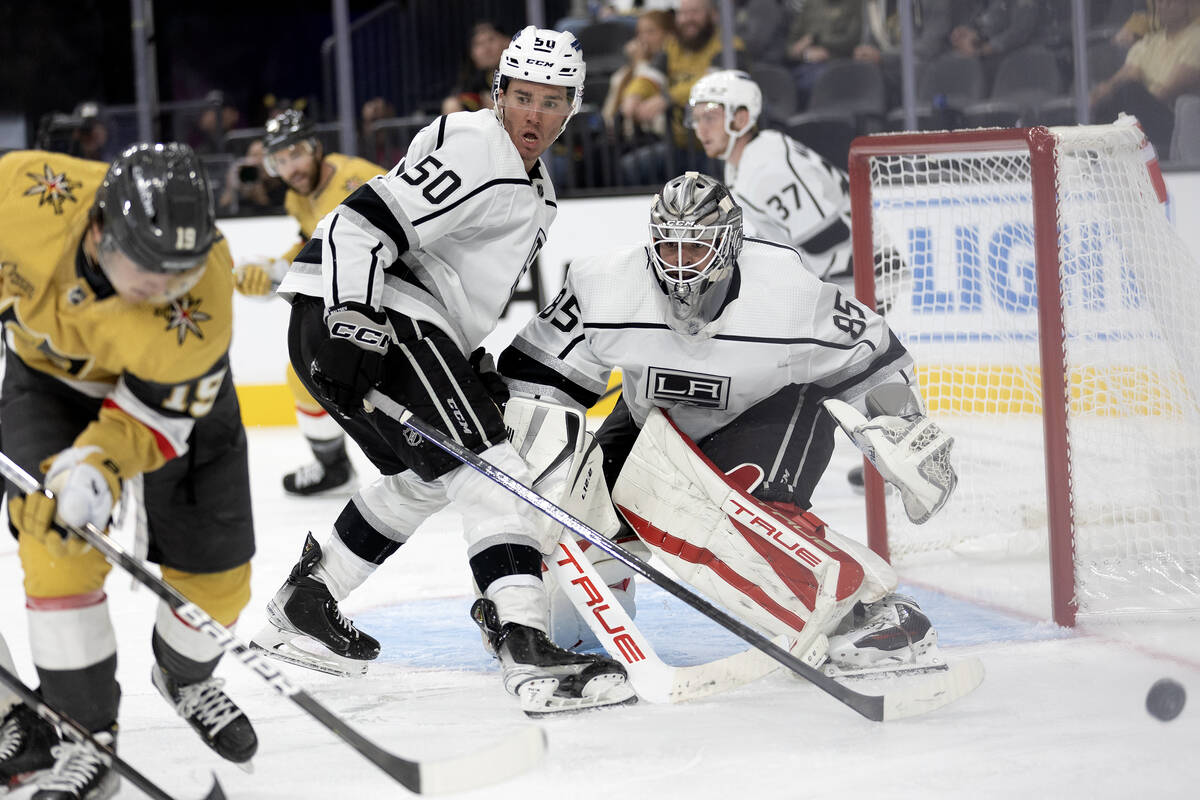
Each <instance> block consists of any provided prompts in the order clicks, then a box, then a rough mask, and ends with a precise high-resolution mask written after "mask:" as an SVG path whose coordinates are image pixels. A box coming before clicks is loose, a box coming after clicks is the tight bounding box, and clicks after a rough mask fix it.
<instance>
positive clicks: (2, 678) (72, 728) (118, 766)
mask: <svg viewBox="0 0 1200 800" xmlns="http://www.w3.org/2000/svg"><path fill="white" fill-rule="evenodd" d="M0 683H3V684H4V685H6V686H7V687H8V688H9V689H11V690H12V691H13V693H14V694H16V695H17V697H19V698H21V702H22V703H24V704H25V705H27V706H29V707H30V708H32V709H33V710H34V711H36V712H37V715H38V716H39V717H41V718H42V719H44V720H46V722H49V723H50V724H51V725H54V726H55V727H57V728H58V729H59V731H61V732H62V734H63V736H65V737H67V738H68V739H70V740H71V741H73V742H76V743H77V744H82V745H87V746H88V747H90V748H91V749H92V750H93V751H95V752H96V753H97V754H98V755H101V756H103V757H104V759H105V760H106V761H109V762H110V763H111V764H112V768H113V771H114V772H116V773H117V774H118V775H120V776H121V777H122V778H124V779H125V780H127V781H129V782H130V783H132V784H133V785H134V786H136V787H137V788H139V789H141V790H142V791H143V792H144V793H145V794H146V796H147V797H153V798H155V800H174V798H172V797H171V795H169V794H167V793H166V792H164V791H163V790H162V789H160V788H158V786H157V785H156V784H155V783H154V782H153V781H151V780H150V779H149V778H147V777H146V776H145V775H143V774H142V773H140V772H138V771H137V770H136V769H134V768H133V767H132V766H131V765H130V764H129V762H128V761H125V760H123V759H122V758H121V757H120V756H118V755H117V754H116V753H115V752H114V751H113V749H112V748H111V747H109V746H108V745H106V744H103V743H101V742H99V741H97V740H96V737H94V736H93V735H92V734H91V731H89V730H88V729H87V728H85V727H83V726H82V725H80V724H79V723H78V722H76V721H75V720H74V719H72V718H71V717H68V716H67V715H66V714H64V713H63V712H61V711H59V710H57V709H55V708H54V707H52V706H51V705H49V704H48V703H47V702H46V701H45V700H43V699H42V698H41V697H39V696H38V694H37V692H35V691H33V690H32V689H30V688H29V687H28V686H26V685H25V682H24V681H22V680H21V679H20V678H18V677H17V676H16V675H13V674H12V673H11V672H9V671H8V670H6V669H5V668H4V667H0ZM204 800H225V792H224V791H222V790H221V783H220V781H218V780H217V776H216V774H215V773H214V774H213V785H212V788H211V789H210V790H209V792H208V794H206V795H205V796H204Z"/></svg>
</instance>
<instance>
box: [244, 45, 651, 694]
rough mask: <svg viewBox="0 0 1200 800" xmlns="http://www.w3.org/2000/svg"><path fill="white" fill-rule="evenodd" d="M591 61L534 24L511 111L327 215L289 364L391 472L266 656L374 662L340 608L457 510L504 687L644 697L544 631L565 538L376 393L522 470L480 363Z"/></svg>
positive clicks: (307, 254)
mask: <svg viewBox="0 0 1200 800" xmlns="http://www.w3.org/2000/svg"><path fill="white" fill-rule="evenodd" d="M584 69H585V67H584V62H583V54H582V52H581V49H580V46H579V43H578V41H577V40H576V39H575V37H574V36H573V35H572V34H570V33H559V32H555V31H549V30H538V29H536V28H534V27H532V26H530V27H527V28H525V29H524V30H523V31H521V32H520V33H518V34H517V35H516V36H514V37H513V39H512V42H511V43H510V44H509V46H508V48H507V49H506V50H505V51H504V54H503V56H502V58H501V61H500V66H499V68H498V70H497V75H496V81H495V84H494V88H493V95H494V99H495V110H494V111H493V110H491V109H485V110H481V111H476V112H458V113H453V114H449V115H447V116H443V117H440V118H439V119H438V120H437V121H435V122H434V123H432V124H431V125H429V126H428V127H426V128H425V129H424V130H422V131H421V132H420V133H418V134H417V136H416V137H415V138H414V139H413V142H412V144H411V145H410V147H409V149H408V152H407V154H406V156H405V158H404V159H403V160H402V161H401V162H400V163H399V164H398V165H396V167H395V168H394V169H392V170H391V171H390V172H388V173H387V174H385V175H381V176H378V177H376V178H373V179H371V180H370V181H368V182H367V183H366V184H364V185H363V186H362V187H360V188H359V189H357V190H355V191H354V192H353V193H352V194H350V196H349V197H347V198H346V200H345V201H344V202H343V203H342V204H341V205H339V206H338V207H337V208H336V209H334V211H333V212H331V213H330V214H329V215H327V216H326V217H325V218H324V219H323V220H322V221H321V223H320V224H319V225H318V227H317V229H316V231H315V232H314V235H313V238H312V239H311V241H310V242H309V243H308V245H307V246H306V247H305V248H304V250H302V251H301V253H300V254H299V255H298V256H297V258H296V260H295V262H294V264H293V265H292V268H291V270H290V271H289V273H288V275H287V276H286V278H285V279H284V280H283V282H282V284H281V285H280V289H279V292H280V293H281V294H283V295H284V296H285V297H290V299H291V302H292V319H291V328H290V332H289V350H290V355H291V360H292V364H293V365H294V366H295V368H296V370H297V372H298V373H299V374H300V376H301V380H302V381H303V382H304V383H305V385H306V386H307V387H308V388H309V389H311V390H312V392H313V394H314V396H315V397H317V398H318V399H319V400H320V401H321V403H322V404H323V405H324V406H325V407H326V408H327V409H329V411H330V412H331V413H334V414H337V415H338V416H339V417H340V424H341V425H342V427H343V428H344V429H345V430H346V432H347V433H349V434H350V436H351V437H353V438H354V440H355V441H356V442H357V443H358V444H359V446H360V447H361V448H362V450H363V452H364V453H365V454H366V455H367V457H368V458H369V459H370V460H371V462H372V463H373V464H374V465H375V466H376V467H377V468H378V469H379V471H380V472H381V473H382V476H383V477H382V478H380V479H379V480H378V481H376V482H375V483H373V484H371V485H370V486H367V487H366V488H363V489H361V490H359V491H358V492H357V493H356V494H355V495H354V497H353V498H352V499H351V500H350V502H349V503H347V505H346V507H345V508H344V509H343V511H342V513H341V515H340V516H339V517H338V519H337V521H336V522H335V523H334V525H333V532H332V534H331V535H330V536H329V537H328V539H327V540H326V541H325V543H324V544H322V545H318V543H317V541H316V539H315V538H314V537H313V536H312V535H311V534H309V536H308V539H307V541H306V543H305V546H304V550H303V553H302V555H301V558H300V561H299V563H297V564H296V566H295V568H294V569H293V570H292V572H291V575H290V576H289V577H288V579H287V581H286V582H285V583H284V585H283V587H282V588H281V589H280V590H279V592H278V593H277V594H276V595H275V597H274V598H273V599H272V600H271V602H270V604H269V605H268V615H269V623H268V625H267V626H266V627H265V628H264V629H263V631H262V632H260V634H259V635H258V636H256V637H255V643H256V644H257V645H258V646H259V647H261V648H263V649H265V650H266V651H267V652H268V653H270V654H272V655H276V656H278V657H281V658H283V659H285V660H290V661H294V662H296V663H301V664H304V665H306V666H313V667H316V668H318V669H325V670H326V671H330V672H335V673H343V674H354V673H361V672H362V671H363V670H365V665H366V662H367V661H369V660H371V659H373V658H375V657H376V656H377V655H378V653H379V643H378V642H377V641H376V640H375V639H373V638H372V637H370V636H368V635H366V634H365V633H363V632H361V631H359V630H357V629H356V628H355V627H354V625H353V624H352V623H351V622H350V621H349V620H347V619H346V618H345V617H344V616H342V614H341V613H340V612H339V610H338V602H339V601H341V600H342V599H344V598H345V597H346V596H347V595H348V594H349V593H350V592H351V591H352V590H353V589H354V588H355V587H357V586H359V585H360V584H361V583H362V582H363V581H365V580H366V579H367V578H368V577H369V576H370V575H371V573H372V572H374V570H375V569H376V568H377V567H378V566H379V565H380V564H381V563H383V561H384V560H385V559H387V558H388V557H389V556H390V555H391V554H392V553H393V552H395V551H396V550H397V549H398V548H399V547H400V546H401V545H402V544H404V542H405V541H406V540H407V539H408V538H409V537H410V536H411V535H412V534H413V533H414V532H415V531H416V529H417V528H418V526H420V524H421V523H422V522H424V521H425V520H426V519H427V518H428V517H429V516H430V515H432V514H433V513H435V512H436V511H438V510H439V509H441V508H443V507H445V506H447V505H448V504H450V503H455V505H456V508H457V510H459V511H460V512H461V514H462V518H463V524H464V529H465V535H466V538H467V544H468V547H467V554H468V558H469V560H470V567H471V571H472V573H473V575H474V578H475V583H476V586H477V588H478V590H479V593H480V595H481V596H480V598H479V600H478V601H477V602H476V604H475V605H474V606H473V608H472V616H473V617H474V619H475V620H476V622H477V623H478V624H479V625H480V627H481V628H482V629H483V631H484V634H485V638H486V639H487V641H488V643H489V645H490V647H491V649H492V650H493V652H494V653H495V655H496V657H497V658H498V659H499V660H500V662H501V665H502V667H503V678H504V685H505V688H506V689H508V690H509V691H510V692H512V693H513V694H515V695H518V696H520V697H521V699H522V704H523V707H524V708H525V710H526V711H527V712H529V713H531V714H537V713H552V712H555V711H558V710H562V709H574V708H582V707H589V706H595V705H607V704H612V703H619V702H625V701H628V700H629V699H631V698H632V689H631V688H630V687H628V686H627V685H626V682H625V672H624V668H623V667H622V666H621V665H619V664H618V663H616V662H615V661H612V660H611V659H607V658H604V657H601V656H595V655H581V654H577V653H573V652H570V651H567V650H563V649H561V648H558V647H556V646H555V645H554V644H553V643H552V642H551V641H550V640H549V638H548V637H547V636H546V633H545V631H546V628H547V619H546V618H547V613H548V612H547V597H546V592H545V588H544V586H543V584H542V580H541V563H542V555H541V554H542V552H543V551H545V552H548V551H549V550H550V548H551V547H553V539H551V540H550V541H545V540H544V539H545V537H544V535H543V533H542V532H541V529H540V528H539V527H538V526H537V525H536V524H535V521H534V516H535V514H536V512H534V511H533V510H531V509H530V508H528V507H527V506H526V505H525V504H524V503H522V502H521V501H519V500H517V499H516V498H515V497H513V496H512V495H510V494H508V493H507V492H506V491H505V490H503V489H501V488H500V487H498V486H496V485H495V484H494V483H492V482H491V481H489V480H488V479H487V478H485V477H483V476H481V475H479V474H478V473H476V472H474V471H473V470H471V469H470V468H466V467H462V466H461V465H460V463H459V462H458V461H456V460H455V459H454V458H452V457H451V456H448V455H447V454H445V453H444V452H442V451H441V450H439V449H437V448H436V447H434V446H432V445H430V444H428V443H426V442H424V441H422V440H421V439H420V438H418V437H415V436H414V435H413V434H411V433H410V432H408V431H407V429H406V428H404V427H403V426H401V425H399V424H398V423H395V422H393V421H390V420H388V419H386V418H384V417H383V416H382V415H380V414H368V413H366V412H365V411H364V409H363V397H364V395H365V394H366V392H368V391H369V390H370V389H372V388H374V387H378V388H379V389H380V390H381V391H382V392H383V393H384V394H386V395H388V396H390V397H393V398H395V399H397V400H399V401H400V402H402V403H403V404H404V405H405V406H407V407H408V408H409V409H410V410H411V411H413V412H414V413H415V414H416V415H418V416H420V417H421V418H423V419H424V420H426V421H427V422H429V423H430V424H432V425H435V426H437V427H439V428H441V429H442V430H443V431H446V432H447V433H449V434H451V435H452V436H453V437H454V439H455V440H456V441H458V442H459V443H460V444H463V445H464V446H466V447H469V448H471V449H472V450H474V451H476V452H478V453H480V454H481V455H483V456H484V457H485V458H487V459H488V460H490V461H491V462H493V463H495V464H497V465H500V466H501V468H502V469H504V470H506V471H508V472H510V474H513V475H516V476H525V474H526V467H525V463H524V461H522V460H521V458H520V457H519V456H518V455H517V454H516V452H515V451H514V450H513V448H512V446H511V445H510V444H509V442H508V440H507V438H506V433H505V427H504V421H503V418H502V416H501V413H500V410H499V408H498V406H497V404H496V400H495V398H494V397H493V395H492V393H491V391H492V390H493V389H496V388H501V387H502V386H503V384H502V382H501V381H500V380H499V378H498V377H497V376H496V375H495V373H494V372H493V373H491V377H490V378H489V377H487V375H485V374H483V373H484V370H482V368H481V366H480V359H479V358H469V357H468V354H470V353H472V351H476V348H478V347H479V345H480V342H481V341H482V340H483V338H484V337H485V336H486V335H487V334H488V333H490V332H491V330H492V329H493V328H494V327H495V325H496V322H497V320H498V319H499V317H500V315H501V313H502V312H503V310H504V307H505V305H506V303H507V302H508V299H509V297H510V295H511V294H512V291H513V288H514V287H515V286H516V284H517V281H518V280H519V279H520V277H521V275H523V274H524V272H525V271H526V270H527V269H528V268H529V266H530V264H531V263H532V262H533V260H534V258H536V256H537V254H538V251H539V249H540V248H541V246H542V243H543V242H544V241H545V238H546V233H547V231H548V230H549V228H550V224H551V222H553V220H554V216H555V212H556V203H555V195H554V187H553V185H552V184H551V182H550V178H549V176H548V175H547V173H546V167H545V165H544V164H543V163H542V161H541V160H540V157H541V155H542V154H543V153H544V152H545V151H546V149H547V148H549V147H550V145H551V143H553V141H554V140H555V138H557V136H558V135H559V134H560V133H561V132H562V130H563V129H564V128H565V126H566V124H567V121H568V120H569V119H570V118H571V116H572V115H573V114H574V113H575V112H576V111H577V110H578V109H579V105H580V100H581V92H582V89H583V80H584ZM476 353H477V355H482V351H476ZM488 361H489V363H490V359H488ZM301 640H306V641H301ZM314 651H318V653H314Z"/></svg>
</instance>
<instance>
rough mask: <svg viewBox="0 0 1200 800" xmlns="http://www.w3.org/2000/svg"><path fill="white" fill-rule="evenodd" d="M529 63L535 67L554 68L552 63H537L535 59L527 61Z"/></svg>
mask: <svg viewBox="0 0 1200 800" xmlns="http://www.w3.org/2000/svg"><path fill="white" fill-rule="evenodd" d="M529 63H530V64H533V65H534V66H535V67H553V66H554V63H553V62H551V61H538V60H537V59H536V58H531V59H529Z"/></svg>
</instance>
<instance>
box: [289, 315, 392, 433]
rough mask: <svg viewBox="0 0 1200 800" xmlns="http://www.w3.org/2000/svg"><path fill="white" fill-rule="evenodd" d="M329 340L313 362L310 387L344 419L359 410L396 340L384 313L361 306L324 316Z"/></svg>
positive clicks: (380, 373)
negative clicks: (311, 385)
mask: <svg viewBox="0 0 1200 800" xmlns="http://www.w3.org/2000/svg"><path fill="white" fill-rule="evenodd" d="M325 324H326V325H327V326H328V327H329V338H328V339H326V340H325V341H324V342H321V344H320V346H319V347H318V348H317V354H316V356H315V357H314V358H313V360H312V365H311V368H310V369H311V372H312V381H313V386H314V387H316V389H317V393H318V394H319V395H320V396H321V398H322V399H324V400H325V401H326V402H328V403H329V404H330V405H331V406H333V407H334V408H335V409H336V410H337V412H338V413H339V414H341V415H342V416H343V417H347V418H349V417H351V416H353V415H354V414H357V413H358V412H360V411H362V402H363V398H364V397H365V396H366V394H367V392H369V391H371V389H373V388H374V387H375V386H376V385H377V384H378V383H379V380H380V378H381V377H382V375H383V359H384V356H385V355H386V354H387V351H388V348H389V347H390V346H391V344H392V342H394V341H395V340H396V333H395V331H393V330H392V324H391V323H390V322H388V318H387V314H386V313H384V312H383V311H377V310H376V309H374V308H371V307H370V306H368V305H364V304H363V303H342V304H341V305H337V306H334V307H333V308H331V309H329V310H328V312H326V314H325Z"/></svg>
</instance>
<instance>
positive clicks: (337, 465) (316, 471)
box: [283, 458, 355, 497]
mask: <svg viewBox="0 0 1200 800" xmlns="http://www.w3.org/2000/svg"><path fill="white" fill-rule="evenodd" d="M354 478H355V473H354V466H353V465H352V464H351V463H350V459H349V458H342V459H340V460H338V461H335V462H333V463H332V464H322V463H321V462H320V461H314V462H312V463H311V464H305V465H304V466H302V467H300V468H299V469H296V470H295V471H293V472H289V473H288V474H287V475H284V476H283V490H284V491H285V492H287V493H288V494H295V495H300V496H301V497H310V496H312V495H320V494H326V493H329V492H336V491H339V490H340V491H344V492H348V491H350V490H351V489H353V488H354V483H355V480H354Z"/></svg>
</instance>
